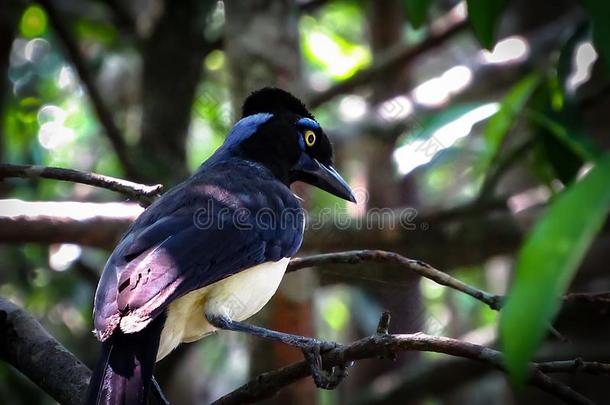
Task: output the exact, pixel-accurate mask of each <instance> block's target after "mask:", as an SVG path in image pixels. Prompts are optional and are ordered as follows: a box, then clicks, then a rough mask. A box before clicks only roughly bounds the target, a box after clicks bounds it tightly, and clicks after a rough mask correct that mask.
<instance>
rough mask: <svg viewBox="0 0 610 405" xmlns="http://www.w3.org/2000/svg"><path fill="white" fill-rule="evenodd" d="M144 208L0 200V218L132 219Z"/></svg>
mask: <svg viewBox="0 0 610 405" xmlns="http://www.w3.org/2000/svg"><path fill="white" fill-rule="evenodd" d="M142 211H144V208H142V207H141V206H139V205H138V204H136V203H87V202H76V201H62V202H51V201H36V202H30V201H23V200H18V199H7V200H0V217H7V218H17V217H20V216H28V217H36V216H57V217H60V218H66V219H70V218H72V219H75V220H86V219H90V218H94V217H96V216H106V217H111V218H117V219H120V218H134V217H136V216H138V215H139V214H140V213H141V212H142Z"/></svg>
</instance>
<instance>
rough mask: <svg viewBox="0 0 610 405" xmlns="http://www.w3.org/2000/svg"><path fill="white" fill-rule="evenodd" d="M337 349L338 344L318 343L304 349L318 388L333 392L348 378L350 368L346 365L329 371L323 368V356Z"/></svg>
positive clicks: (331, 368) (334, 367)
mask: <svg viewBox="0 0 610 405" xmlns="http://www.w3.org/2000/svg"><path fill="white" fill-rule="evenodd" d="M336 347H337V344H336V343H329V342H317V343H315V344H314V345H312V346H310V347H306V348H303V349H302V350H303V354H304V356H305V361H307V363H308V364H309V368H310V370H311V377H312V378H313V381H314V383H315V384H316V387H318V388H322V389H325V390H333V389H335V388H337V386H338V385H339V384H340V383H341V381H343V379H344V378H345V377H347V374H348V373H347V367H348V366H347V365H345V364H342V365H337V366H332V367H330V368H328V369H324V368H323V364H322V354H323V353H325V352H327V351H330V350H333V349H335V348H336Z"/></svg>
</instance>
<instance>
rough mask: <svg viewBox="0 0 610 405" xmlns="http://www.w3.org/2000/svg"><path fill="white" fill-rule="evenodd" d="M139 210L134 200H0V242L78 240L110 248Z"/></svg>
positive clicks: (82, 242) (73, 241)
mask: <svg viewBox="0 0 610 405" xmlns="http://www.w3.org/2000/svg"><path fill="white" fill-rule="evenodd" d="M141 212H142V208H141V207H139V206H138V205H137V204H134V203H82V202H71V201H66V202H26V201H21V200H0V242H5V243H6V242H9V243H26V242H40V243H77V244H80V245H83V246H92V247H99V248H105V249H112V248H113V247H114V246H115V244H116V242H117V241H118V239H119V238H120V236H121V235H122V234H123V232H125V230H126V229H127V227H129V225H130V224H131V223H132V222H133V221H134V220H135V219H136V218H137V217H138V215H140V213H141Z"/></svg>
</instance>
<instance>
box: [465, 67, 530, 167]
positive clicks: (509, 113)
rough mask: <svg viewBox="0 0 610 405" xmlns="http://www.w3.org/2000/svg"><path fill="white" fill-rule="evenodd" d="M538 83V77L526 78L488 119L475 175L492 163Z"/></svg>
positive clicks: (511, 91) (508, 94) (507, 95)
mask: <svg viewBox="0 0 610 405" xmlns="http://www.w3.org/2000/svg"><path fill="white" fill-rule="evenodd" d="M539 83H540V77H539V76H538V75H534V74H532V75H529V76H526V77H525V78H523V79H522V80H521V81H520V82H518V83H517V84H516V85H515V86H513V88H511V89H510V91H509V92H508V93H507V94H506V96H504V98H503V99H502V101H501V103H500V109H499V110H498V112H497V113H495V114H494V115H493V116H492V117H491V118H490V119H489V121H488V122H487V125H486V126H485V129H484V131H483V139H484V140H485V151H484V153H483V157H482V159H481V161H480V162H479V163H478V164H477V165H476V167H475V171H476V172H477V173H480V174H482V173H485V172H486V171H487V169H488V168H489V166H490V164H491V163H492V162H493V161H494V159H495V158H496V156H497V155H498V153H499V150H500V146H501V145H502V142H503V141H504V138H505V137H506V134H508V132H509V131H510V129H511V128H512V127H513V125H514V124H515V122H516V121H517V119H518V118H519V117H520V115H521V113H522V111H523V108H524V107H525V105H526V104H527V102H528V101H529V99H530V97H531V96H532V94H533V93H534V90H535V89H536V87H537V86H538V84H539Z"/></svg>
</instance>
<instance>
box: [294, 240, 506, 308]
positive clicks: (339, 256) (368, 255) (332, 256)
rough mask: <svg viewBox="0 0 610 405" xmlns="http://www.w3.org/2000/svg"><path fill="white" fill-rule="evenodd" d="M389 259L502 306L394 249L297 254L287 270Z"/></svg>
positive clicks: (497, 300) (498, 298) (493, 305)
mask: <svg viewBox="0 0 610 405" xmlns="http://www.w3.org/2000/svg"><path fill="white" fill-rule="evenodd" d="M369 261H375V262H390V263H396V264H398V265H399V266H401V267H402V268H405V269H408V270H411V271H414V272H415V273H417V274H419V275H420V276H422V277H425V278H427V279H430V280H432V281H434V282H436V283H438V284H440V285H443V286H445V287H449V288H452V289H454V290H457V291H461V292H463V293H464V294H467V295H470V296H471V297H473V298H475V299H477V300H479V301H481V302H483V303H485V304H487V305H489V307H490V308H491V309H493V310H496V311H497V310H499V309H500V308H501V307H502V297H501V296H499V295H493V294H490V293H488V292H485V291H483V290H480V289H478V288H476V287H473V286H470V285H468V284H466V283H464V282H462V281H460V280H458V279H456V278H453V277H451V276H450V275H448V274H447V273H444V272H442V271H440V270H437V269H435V268H434V267H432V266H430V265H429V264H428V263H425V262H423V261H421V260H413V259H408V258H406V257H404V256H401V255H399V254H398V253H394V252H386V251H383V250H353V251H349V252H338V253H325V254H320V255H315V256H307V257H297V258H294V259H292V260H291V261H290V264H289V265H288V269H287V272H292V271H297V270H299V269H302V268H305V267H313V266H320V265H324V264H359V263H363V262H369Z"/></svg>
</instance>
